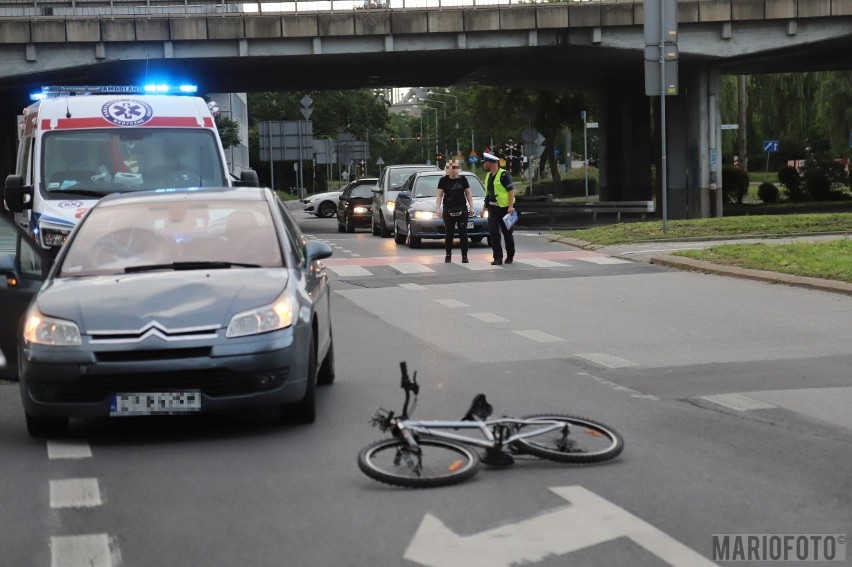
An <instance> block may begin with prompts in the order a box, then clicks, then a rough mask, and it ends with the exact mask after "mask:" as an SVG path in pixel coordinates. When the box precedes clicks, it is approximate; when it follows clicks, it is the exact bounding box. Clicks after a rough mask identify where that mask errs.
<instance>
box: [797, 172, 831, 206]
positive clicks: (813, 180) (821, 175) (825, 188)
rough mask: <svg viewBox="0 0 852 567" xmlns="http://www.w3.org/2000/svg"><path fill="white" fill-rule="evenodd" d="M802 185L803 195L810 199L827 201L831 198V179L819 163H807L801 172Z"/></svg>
mask: <svg viewBox="0 0 852 567" xmlns="http://www.w3.org/2000/svg"><path fill="white" fill-rule="evenodd" d="M802 186H803V188H804V192H805V195H807V196H808V197H809V198H810V200H811V201H828V200H830V199H831V179H829V178H828V175H826V172H825V169H823V167H822V166H821V165H820V164H817V163H808V166H807V167H806V168H805V171H804V173H803V174H802Z"/></svg>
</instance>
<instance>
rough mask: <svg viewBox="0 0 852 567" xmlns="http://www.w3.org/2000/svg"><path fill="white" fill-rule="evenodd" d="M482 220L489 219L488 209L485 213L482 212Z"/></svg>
mask: <svg viewBox="0 0 852 567" xmlns="http://www.w3.org/2000/svg"><path fill="white" fill-rule="evenodd" d="M482 218H486V219H487V218H488V209H487V208H486V209H485V210H484V211H482Z"/></svg>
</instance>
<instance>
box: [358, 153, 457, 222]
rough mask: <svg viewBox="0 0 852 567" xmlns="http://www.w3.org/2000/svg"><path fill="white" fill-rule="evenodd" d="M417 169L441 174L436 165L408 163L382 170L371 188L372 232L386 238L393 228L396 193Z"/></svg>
mask: <svg viewBox="0 0 852 567" xmlns="http://www.w3.org/2000/svg"><path fill="white" fill-rule="evenodd" d="M418 171H437V172H438V173H441V174H443V172H442V171H441V170H440V169H438V166H436V165H425V164H422V163H419V164H410V165H389V166H387V167H385V168H384V169H383V170H382V174H381V175H380V176H379V182H378V183H377V184H376V187H375V188H373V234H374V235H375V236H379V235H381V237H382V238H388V237H390V235H391V234H392V230H391V229H392V228H393V207H394V201H395V200H396V195H397V193H399V190H400V189H401V188H402V184H403V183H405V181H406V180H407V179H408V178H409V177H410V176H411V174H413V173H417V172H418Z"/></svg>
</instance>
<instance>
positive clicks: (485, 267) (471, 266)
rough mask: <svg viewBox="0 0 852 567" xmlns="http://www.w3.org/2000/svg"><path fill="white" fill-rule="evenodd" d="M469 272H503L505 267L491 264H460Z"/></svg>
mask: <svg viewBox="0 0 852 567" xmlns="http://www.w3.org/2000/svg"><path fill="white" fill-rule="evenodd" d="M459 266H462V267H464V268H467V269H468V270H472V271H474V272H484V271H487V270H502V269H503V266H492V265H491V262H470V263H469V264H459Z"/></svg>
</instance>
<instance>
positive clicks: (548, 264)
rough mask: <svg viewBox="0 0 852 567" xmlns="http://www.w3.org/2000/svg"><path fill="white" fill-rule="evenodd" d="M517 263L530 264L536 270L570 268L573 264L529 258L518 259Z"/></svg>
mask: <svg viewBox="0 0 852 567" xmlns="http://www.w3.org/2000/svg"><path fill="white" fill-rule="evenodd" d="M515 262H517V263H519V264H528V265H530V266H535V267H536V268H562V267H565V266H570V265H571V264H562V263H560V262H554V261H553V260H545V259H544V258H529V259H526V260H525V259H522V258H518V259H517V260H515Z"/></svg>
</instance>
